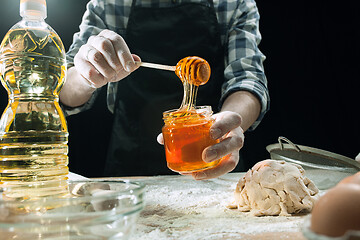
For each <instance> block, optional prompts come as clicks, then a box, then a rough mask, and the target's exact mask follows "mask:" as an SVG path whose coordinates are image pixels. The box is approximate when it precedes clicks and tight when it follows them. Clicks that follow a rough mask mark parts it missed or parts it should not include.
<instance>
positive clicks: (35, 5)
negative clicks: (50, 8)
mask: <svg viewBox="0 0 360 240" xmlns="http://www.w3.org/2000/svg"><path fill="white" fill-rule="evenodd" d="M20 16H21V17H25V16H31V17H41V18H44V19H45V18H46V16H47V13H46V0H20Z"/></svg>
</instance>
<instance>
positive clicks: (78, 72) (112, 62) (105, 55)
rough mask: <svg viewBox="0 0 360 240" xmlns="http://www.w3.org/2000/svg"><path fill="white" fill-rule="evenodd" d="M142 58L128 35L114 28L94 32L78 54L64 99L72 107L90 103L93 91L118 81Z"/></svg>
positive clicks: (65, 85) (66, 83)
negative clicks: (132, 50)
mask: <svg viewBox="0 0 360 240" xmlns="http://www.w3.org/2000/svg"><path fill="white" fill-rule="evenodd" d="M135 61H141V60H140V58H139V57H138V56H136V55H134V54H131V53H130V50H129V48H128V46H127V45H126V43H125V41H124V39H123V38H122V37H121V36H120V35H118V34H117V33H115V32H113V31H110V30H103V31H101V32H100V33H99V34H98V35H96V36H91V37H90V38H89V40H88V41H87V43H86V44H84V45H82V46H81V47H80V49H79V51H78V53H77V54H76V55H75V58H74V67H71V68H69V71H68V74H67V77H66V81H65V84H64V86H63V89H62V90H61V92H60V99H61V102H62V103H63V104H65V105H67V106H69V107H77V106H80V105H83V104H84V103H86V102H87V101H88V100H89V99H90V97H91V95H92V94H93V92H94V91H95V90H96V89H97V88H100V87H102V86H104V85H106V84H107V83H108V82H117V81H120V80H121V79H123V78H125V77H126V76H128V75H129V74H130V73H131V72H133V71H135V70H136V69H137V68H138V66H136V65H135Z"/></svg>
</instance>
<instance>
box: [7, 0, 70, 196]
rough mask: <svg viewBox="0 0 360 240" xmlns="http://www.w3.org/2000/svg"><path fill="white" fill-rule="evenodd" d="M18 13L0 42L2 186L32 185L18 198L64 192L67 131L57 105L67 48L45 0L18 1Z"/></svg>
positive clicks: (64, 73) (62, 82)
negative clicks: (5, 101) (49, 20)
mask: <svg viewBox="0 0 360 240" xmlns="http://www.w3.org/2000/svg"><path fill="white" fill-rule="evenodd" d="M20 15H21V17H22V20H21V21H20V22H18V23H16V24H15V25H14V26H13V27H12V28H11V29H10V30H9V31H8V32H7V34H6V35H5V37H4V39H3V41H2V43H1V46H0V73H1V83H2V85H3V86H4V87H5V88H6V90H7V92H8V98H9V102H8V105H7V107H6V109H5V111H4V112H3V114H2V116H1V120H0V187H1V186H4V185H5V186H6V185H8V184H11V185H12V184H25V183H26V184H27V186H29V183H31V184H30V185H31V186H33V189H29V188H27V189H24V191H23V192H22V193H21V192H19V193H18V194H15V195H16V197H21V198H27V197H31V196H48V195H57V194H62V193H64V192H65V191H66V179H67V174H68V167H67V165H68V156H67V153H68V146H67V141H68V131H67V125H66V120H65V117H64V114H63V112H62V110H61V108H60V106H59V91H60V90H61V88H62V86H63V84H64V81H65V75H66V59H65V49H64V46H63V43H62V41H61V39H60V38H59V36H58V35H57V33H56V32H55V31H54V30H53V29H52V28H51V27H50V26H49V25H48V24H47V23H46V22H45V18H46V16H47V11H46V2H45V0H21V1H20ZM14 197H15V196H14Z"/></svg>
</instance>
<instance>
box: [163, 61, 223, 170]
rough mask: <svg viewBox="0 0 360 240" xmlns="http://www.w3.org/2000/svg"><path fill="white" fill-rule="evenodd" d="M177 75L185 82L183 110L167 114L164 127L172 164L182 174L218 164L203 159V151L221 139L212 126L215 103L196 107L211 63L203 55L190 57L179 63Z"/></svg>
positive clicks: (170, 111)
mask: <svg viewBox="0 0 360 240" xmlns="http://www.w3.org/2000/svg"><path fill="white" fill-rule="evenodd" d="M175 73H176V75H177V76H178V77H179V78H180V79H181V81H182V82H183V87H184V97H183V101H182V103H181V106H180V108H179V109H176V110H169V111H166V112H164V113H163V119H164V122H165V125H164V127H163V128H162V133H163V137H164V146H165V155H166V161H167V165H168V167H169V168H170V169H171V170H173V171H175V172H181V173H190V172H196V171H200V170H204V169H208V168H212V167H214V166H216V165H217V164H218V163H219V162H220V160H216V161H213V162H210V163H207V162H204V161H203V160H202V152H203V151H204V149H205V148H206V147H208V146H211V145H214V144H216V143H218V142H219V140H215V139H212V138H211V136H210V127H211V126H212V124H213V122H214V120H213V119H212V118H211V116H212V109H211V106H196V105H195V102H196V94H197V90H198V88H199V86H200V85H203V84H205V83H206V82H207V81H208V80H209V78H210V66H209V64H208V62H207V61H205V60H204V59H202V58H200V57H187V58H184V59H182V60H180V61H179V63H178V64H177V65H176V70H175Z"/></svg>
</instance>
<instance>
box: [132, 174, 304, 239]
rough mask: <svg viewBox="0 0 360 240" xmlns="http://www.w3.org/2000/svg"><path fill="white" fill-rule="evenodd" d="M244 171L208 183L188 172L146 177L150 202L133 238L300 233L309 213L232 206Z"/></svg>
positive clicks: (217, 237) (221, 237)
mask: <svg viewBox="0 0 360 240" xmlns="http://www.w3.org/2000/svg"><path fill="white" fill-rule="evenodd" d="M243 175H244V173H229V174H227V175H224V176H222V177H220V178H217V179H211V180H206V181H195V180H193V179H192V178H191V177H185V176H158V177H153V178H145V179H141V180H140V181H141V182H143V183H145V184H146V192H145V202H146V206H145V209H144V210H143V211H142V212H141V214H140V218H139V219H138V222H137V226H136V229H135V232H134V234H133V236H132V238H131V240H135V239H147V240H153V239H154V240H155V239H156V240H163V239H164V240H170V239H171V240H172V239H184V240H192V239H196V240H197V239H199V240H200V239H203V240H210V239H211V240H212V239H237V237H238V238H239V236H241V234H257V233H263V232H299V231H300V230H299V229H300V228H301V225H302V223H303V220H304V215H298V216H291V217H286V216H277V217H273V216H267V217H254V216H251V215H249V214H247V213H242V212H239V211H236V210H233V209H228V208H227V206H228V205H229V203H231V202H233V201H234V190H235V188H236V184H237V182H238V180H239V179H240V178H241V177H242V176H243ZM239 239H240V238H239Z"/></svg>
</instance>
